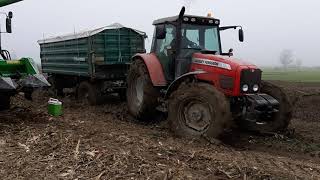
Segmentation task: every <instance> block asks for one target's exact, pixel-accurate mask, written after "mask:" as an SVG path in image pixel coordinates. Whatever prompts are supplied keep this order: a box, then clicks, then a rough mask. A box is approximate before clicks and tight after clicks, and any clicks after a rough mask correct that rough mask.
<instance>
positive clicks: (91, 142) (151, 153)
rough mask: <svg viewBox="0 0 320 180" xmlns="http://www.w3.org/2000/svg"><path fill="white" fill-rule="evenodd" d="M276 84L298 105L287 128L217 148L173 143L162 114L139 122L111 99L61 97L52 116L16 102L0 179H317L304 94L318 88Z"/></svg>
mask: <svg viewBox="0 0 320 180" xmlns="http://www.w3.org/2000/svg"><path fill="white" fill-rule="evenodd" d="M277 83H278V84H281V85H282V86H283V87H285V89H286V90H287V92H288V93H289V94H290V97H291V100H292V101H293V102H295V103H296V105H295V110H294V119H293V121H292V124H291V125H290V129H289V130H288V131H287V132H283V133H279V134H268V135H258V134H252V133H245V132H240V131H239V130H236V129H234V130H232V131H230V132H227V133H226V134H225V135H224V136H223V137H222V139H221V142H220V141H214V142H208V141H207V140H205V139H203V140H190V139H181V138H176V137H174V136H173V135H172V134H171V133H170V131H169V129H168V127H167V123H166V121H165V120H164V119H165V118H164V117H161V116H159V117H158V118H157V119H155V120H154V121H152V122H150V123H141V122H137V121H136V120H134V119H132V118H131V117H130V116H129V115H128V113H127V108H126V104H125V103H123V102H120V101H119V100H118V99H117V98H115V97H110V98H108V102H109V103H108V104H106V105H103V106H99V107H89V108H88V107H85V106H82V105H79V104H78V103H76V101H75V100H72V98H64V99H63V102H64V108H65V109H64V115H63V116H62V117H59V118H52V117H50V116H48V115H47V114H46V101H47V100H48V99H47V97H46V96H41V97H39V98H37V100H36V101H35V103H32V102H28V101H26V100H24V99H23V98H22V97H20V96H16V97H15V98H14V102H13V107H12V109H11V110H10V111H7V112H1V113H0V179H97V180H98V179H161V180H162V179H320V96H319V95H310V96H309V95H307V94H310V93H311V94H313V93H314V94H316V93H319V92H320V83H318V84H314V83H313V84H311V83H309V84H297V83H281V82H277ZM39 94H41V93H39ZM302 95H305V96H304V97H303V98H299V97H301V96H302Z"/></svg>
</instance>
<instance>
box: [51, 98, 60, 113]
mask: <svg viewBox="0 0 320 180" xmlns="http://www.w3.org/2000/svg"><path fill="white" fill-rule="evenodd" d="M48 113H49V114H50V115H52V116H54V117H58V116H61V115H62V102H60V101H59V100H58V99H52V98H50V100H49V101H48Z"/></svg>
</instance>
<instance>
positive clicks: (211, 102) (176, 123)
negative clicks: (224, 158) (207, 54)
mask: <svg viewBox="0 0 320 180" xmlns="http://www.w3.org/2000/svg"><path fill="white" fill-rule="evenodd" d="M168 120H169V123H170V126H171V130H172V131H173V132H174V133H175V134H176V135H178V136H187V137H201V136H206V137H210V138H217V137H218V136H219V135H221V134H222V133H223V130H224V129H225V128H227V127H228V125H229V124H230V122H231V113H230V105H229V103H228V101H227V99H226V97H225V95H224V94H223V93H221V92H220V91H218V90H217V89H216V88H215V87H214V86H212V85H210V84H206V83H193V84H182V85H180V87H179V88H178V90H176V91H175V92H174V93H172V94H171V96H170V98H169V108H168Z"/></svg>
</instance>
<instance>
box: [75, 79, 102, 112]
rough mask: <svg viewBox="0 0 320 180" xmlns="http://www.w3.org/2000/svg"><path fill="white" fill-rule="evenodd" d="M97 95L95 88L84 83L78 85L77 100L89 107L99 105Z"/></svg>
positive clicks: (90, 84) (93, 85)
mask: <svg viewBox="0 0 320 180" xmlns="http://www.w3.org/2000/svg"><path fill="white" fill-rule="evenodd" d="M99 94H100V93H99V91H98V90H97V86H96V85H95V84H92V83H89V82H86V81H84V82H81V83H80V85H79V87H78V91H77V96H78V100H79V101H80V102H83V103H85V104H89V105H91V106H95V105H98V104H100V100H101V98H99V97H100V96H99Z"/></svg>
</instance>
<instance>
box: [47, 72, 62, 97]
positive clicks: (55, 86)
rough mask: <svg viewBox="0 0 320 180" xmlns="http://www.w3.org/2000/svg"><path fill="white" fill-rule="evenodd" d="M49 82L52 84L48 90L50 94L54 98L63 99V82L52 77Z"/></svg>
mask: <svg viewBox="0 0 320 180" xmlns="http://www.w3.org/2000/svg"><path fill="white" fill-rule="evenodd" d="M48 82H49V83H50V84H51V86H50V87H49V88H48V92H49V94H50V95H51V96H53V97H63V96H64V93H63V87H62V85H61V82H60V81H59V79H58V78H57V77H56V76H54V75H52V76H50V77H49V78H48Z"/></svg>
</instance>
